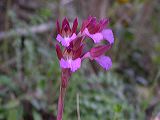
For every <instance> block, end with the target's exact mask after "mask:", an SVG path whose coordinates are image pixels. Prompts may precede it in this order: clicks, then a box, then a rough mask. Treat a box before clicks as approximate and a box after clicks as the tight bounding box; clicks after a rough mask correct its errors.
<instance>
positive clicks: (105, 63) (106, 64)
mask: <svg viewBox="0 0 160 120" xmlns="http://www.w3.org/2000/svg"><path fill="white" fill-rule="evenodd" d="M95 60H96V61H97V62H98V63H99V64H100V65H101V66H102V67H103V68H104V69H105V70H109V69H110V68H111V67H112V61H111V58H110V57H108V56H100V57H97V58H95Z"/></svg>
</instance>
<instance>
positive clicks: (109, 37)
mask: <svg viewBox="0 0 160 120" xmlns="http://www.w3.org/2000/svg"><path fill="white" fill-rule="evenodd" d="M101 33H102V35H103V37H104V39H106V40H107V41H108V42H109V43H110V44H113V43H114V36H113V32H112V30H111V29H104V30H103V31H102V32H101Z"/></svg>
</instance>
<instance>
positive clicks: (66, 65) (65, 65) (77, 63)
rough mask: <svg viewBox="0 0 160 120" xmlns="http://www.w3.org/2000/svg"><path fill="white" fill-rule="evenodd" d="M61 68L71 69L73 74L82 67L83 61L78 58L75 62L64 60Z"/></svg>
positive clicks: (61, 62)
mask: <svg viewBox="0 0 160 120" xmlns="http://www.w3.org/2000/svg"><path fill="white" fill-rule="evenodd" d="M60 66H61V68H70V69H71V71H72V72H75V71H76V70H77V69H78V68H80V67H81V59H80V58H77V59H75V60H72V59H70V60H64V59H63V58H62V59H61V61H60Z"/></svg>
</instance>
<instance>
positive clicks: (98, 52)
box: [90, 44, 111, 58]
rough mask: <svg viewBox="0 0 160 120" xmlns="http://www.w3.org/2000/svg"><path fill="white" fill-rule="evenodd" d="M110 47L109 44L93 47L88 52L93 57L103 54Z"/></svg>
mask: <svg viewBox="0 0 160 120" xmlns="http://www.w3.org/2000/svg"><path fill="white" fill-rule="evenodd" d="M110 48H111V45H110V44H108V45H100V46H97V47H93V48H91V50H90V54H91V56H92V57H93V58H95V57H99V56H101V55H103V54H104V53H105V52H106V51H108V50H109V49H110Z"/></svg>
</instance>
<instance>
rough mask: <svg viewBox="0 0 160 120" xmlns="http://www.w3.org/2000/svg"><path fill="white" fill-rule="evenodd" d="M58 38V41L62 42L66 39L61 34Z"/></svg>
mask: <svg viewBox="0 0 160 120" xmlns="http://www.w3.org/2000/svg"><path fill="white" fill-rule="evenodd" d="M56 39H57V41H58V42H61V41H63V40H64V38H63V37H62V36H61V35H60V34H58V35H57V37H56Z"/></svg>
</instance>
